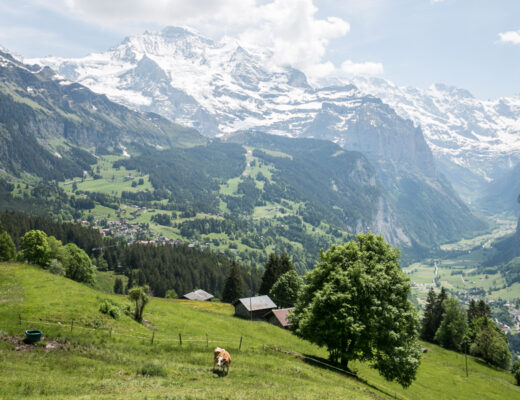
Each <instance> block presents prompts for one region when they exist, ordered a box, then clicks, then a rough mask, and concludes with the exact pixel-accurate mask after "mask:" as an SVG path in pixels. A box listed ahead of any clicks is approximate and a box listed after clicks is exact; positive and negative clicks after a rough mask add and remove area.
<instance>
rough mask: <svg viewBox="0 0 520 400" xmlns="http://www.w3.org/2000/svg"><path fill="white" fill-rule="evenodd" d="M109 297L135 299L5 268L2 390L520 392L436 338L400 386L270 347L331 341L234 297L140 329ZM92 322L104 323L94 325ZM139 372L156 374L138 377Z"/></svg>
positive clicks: (71, 393)
mask: <svg viewBox="0 0 520 400" xmlns="http://www.w3.org/2000/svg"><path fill="white" fill-rule="evenodd" d="M104 298H109V299H111V300H112V301H114V302H116V303H118V304H120V305H121V306H124V305H125V304H127V300H126V298H125V297H124V296H116V295H108V294H101V293H100V292H97V291H96V290H94V289H91V288H88V287H86V286H83V285H81V284H78V283H76V282H73V281H70V280H68V279H66V278H63V277H58V276H55V275H52V274H49V273H47V272H45V271H43V270H41V269H39V268H37V267H32V266H27V265H20V264H0V330H2V331H4V332H5V333H7V334H9V336H5V335H4V336H3V340H0V371H2V373H1V374H0V397H1V398H8V399H22V398H27V397H31V398H36V399H38V398H42V399H45V398H46V399H51V398H52V399H76V398H80V399H114V398H124V399H143V398H154V399H214V398H228V399H256V398H266V399H267V398H268V399H328V398H331V399H332V398H355V399H387V398H394V396H396V397H397V398H402V399H425V400H427V399H439V398H443V399H450V398H453V399H455V398H457V399H458V398H460V399H464V398H466V399H476V398H478V399H499V398H500V399H506V398H507V399H513V398H520V388H519V387H517V386H514V385H513V378H512V376H511V375H510V374H508V373H506V372H503V371H499V370H494V369H491V368H488V367H487V366H486V365H484V364H482V363H481V362H480V361H479V360H477V359H473V358H471V357H469V358H468V359H469V368H470V375H469V378H466V376H465V373H464V368H463V365H464V364H463V356H462V355H459V354H456V353H453V352H449V351H445V350H443V349H441V348H439V347H437V346H430V345H428V347H429V349H430V351H429V352H428V353H426V354H425V356H424V358H423V361H422V364H421V367H420V369H419V376H418V379H417V381H416V382H415V383H414V384H412V386H411V387H410V388H408V389H406V390H404V389H402V388H401V387H400V386H398V385H396V384H392V383H389V382H386V381H385V380H384V379H383V378H381V377H380V376H379V375H378V374H377V372H375V371H374V370H372V369H370V368H369V367H368V366H367V365H366V364H362V363H354V365H353V366H354V367H355V368H356V369H357V371H358V376H359V377H360V379H356V378H353V377H349V376H347V375H345V374H342V373H340V372H335V371H332V370H330V369H328V368H323V367H318V366H315V365H312V364H310V363H308V362H304V361H302V360H300V359H298V358H295V357H293V356H289V355H286V354H283V353H280V352H277V351H274V350H270V349H269V348H270V347H267V346H272V347H281V348H283V349H285V350H288V351H295V352H297V353H303V354H307V355H310V356H312V357H314V358H325V357H326V353H325V351H324V350H323V349H320V348H318V347H316V346H314V345H312V344H310V343H308V342H305V341H303V340H300V339H298V338H296V337H295V336H294V335H292V334H291V333H290V332H287V331H285V330H283V329H279V328H276V327H274V326H272V325H269V324H267V323H264V322H250V321H244V320H241V319H237V318H234V317H233V316H232V313H233V309H232V307H231V306H230V305H227V304H223V303H203V302H202V303H201V302H190V301H183V300H167V299H158V298H153V299H152V300H151V302H150V304H149V305H148V306H147V308H146V309H145V313H144V319H145V323H144V324H143V325H140V324H137V323H136V322H134V321H133V320H131V319H130V318H129V317H127V316H126V315H123V316H122V317H121V318H120V319H119V320H113V319H112V318H110V317H108V316H106V315H104V314H101V313H100V312H99V304H100V302H101V300H102V299H104ZM19 313H21V315H22V318H23V321H22V324H21V325H19V322H18V314H19ZM73 318H74V319H75V322H74V328H73V331H72V333H71V331H70V321H71V319H73ZM26 321H31V322H30V323H29V322H26ZM58 321H60V322H61V323H62V324H61V325H58V324H57V322H58ZM51 322H52V323H51ZM96 326H97V327H98V329H92V328H93V327H96ZM29 327H31V328H41V329H43V332H44V340H45V342H46V343H47V348H46V347H44V346H32V347H29V348H28V349H26V348H23V349H20V350H18V351H16V350H15V348H16V347H17V344H16V343H14V339H13V336H14V337H15V338H19V339H21V338H22V337H23V336H22V333H23V331H24V329H26V328H29ZM86 327H90V329H86ZM110 328H111V329H112V335H110ZM179 333H181V334H182V340H183V344H182V346H181V345H179V337H178V335H179ZM206 333H207V334H208V340H209V343H208V348H207V347H206ZM0 335H2V334H1V333H0ZM152 335H153V337H154V344H152V343H151V338H152ZM240 337H242V340H243V341H242V348H241V351H238V346H239V340H240ZM9 338H10V339H9ZM217 345H218V346H221V347H225V348H226V349H228V351H230V353H231V357H232V363H231V369H230V374H229V375H228V376H227V377H224V378H220V377H219V375H218V374H215V373H213V371H212V364H213V362H212V350H211V349H212V347H214V346H217ZM49 346H50V347H51V348H50V349H49V348H48V347H49ZM149 365H152V366H153V368H152V367H150V368H148V366H149ZM145 367H146V368H145ZM143 370H146V371H155V372H159V373H157V374H156V373H155V372H154V373H153V374H142V371H143ZM164 374H166V376H161V375H164ZM150 375H151V376H150ZM365 381H366V383H364V382H365Z"/></svg>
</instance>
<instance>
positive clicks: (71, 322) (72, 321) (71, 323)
mask: <svg viewBox="0 0 520 400" xmlns="http://www.w3.org/2000/svg"><path fill="white" fill-rule="evenodd" d="M72 328H74V318H72V319H71V320H70V333H72Z"/></svg>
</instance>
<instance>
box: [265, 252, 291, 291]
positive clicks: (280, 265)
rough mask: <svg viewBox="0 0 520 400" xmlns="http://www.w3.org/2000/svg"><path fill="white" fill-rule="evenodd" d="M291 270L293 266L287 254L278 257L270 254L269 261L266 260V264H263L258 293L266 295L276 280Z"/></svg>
mask: <svg viewBox="0 0 520 400" xmlns="http://www.w3.org/2000/svg"><path fill="white" fill-rule="evenodd" d="M292 269H294V266H293V264H292V262H291V259H290V258H289V256H288V255H287V254H283V255H282V256H281V257H279V256H277V255H276V254H274V253H271V254H270V255H269V260H267V263H266V264H265V271H264V274H263V275H262V283H261V284H260V289H259V290H258V293H260V294H268V293H269V292H270V291H271V289H272V287H273V285H274V284H275V283H276V281H277V280H278V278H280V276H282V275H283V274H285V273H286V272H289V271H290V270H292Z"/></svg>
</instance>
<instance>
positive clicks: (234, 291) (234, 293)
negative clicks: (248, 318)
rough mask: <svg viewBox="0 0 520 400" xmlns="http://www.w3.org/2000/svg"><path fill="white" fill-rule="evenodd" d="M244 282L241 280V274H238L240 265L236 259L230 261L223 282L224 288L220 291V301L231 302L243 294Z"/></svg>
mask: <svg viewBox="0 0 520 400" xmlns="http://www.w3.org/2000/svg"><path fill="white" fill-rule="evenodd" d="M243 288H244V283H243V282H242V275H241V274H240V267H239V266H238V263H237V262H236V261H233V262H232V263H231V267H230V268H229V275H228V277H227V278H226V282H225V283H224V290H223V291H222V301H224V302H226V303H233V302H234V301H235V300H238V299H239V298H241V297H243V296H244V289H243Z"/></svg>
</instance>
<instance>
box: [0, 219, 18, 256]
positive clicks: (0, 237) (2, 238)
mask: <svg viewBox="0 0 520 400" xmlns="http://www.w3.org/2000/svg"><path fill="white" fill-rule="evenodd" d="M0 229H1V227H0ZM15 255H16V247H15V246H14V243H13V239H12V238H11V235H9V233H7V232H5V231H4V232H0V261H9V260H12V259H14V257H15Z"/></svg>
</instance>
